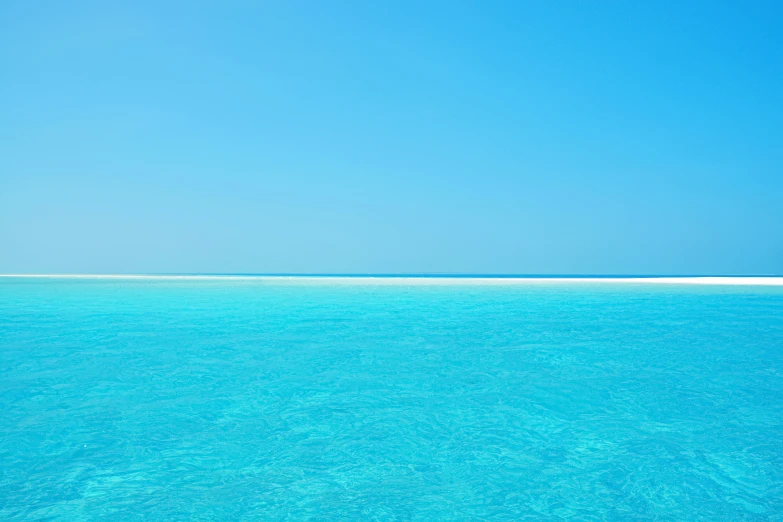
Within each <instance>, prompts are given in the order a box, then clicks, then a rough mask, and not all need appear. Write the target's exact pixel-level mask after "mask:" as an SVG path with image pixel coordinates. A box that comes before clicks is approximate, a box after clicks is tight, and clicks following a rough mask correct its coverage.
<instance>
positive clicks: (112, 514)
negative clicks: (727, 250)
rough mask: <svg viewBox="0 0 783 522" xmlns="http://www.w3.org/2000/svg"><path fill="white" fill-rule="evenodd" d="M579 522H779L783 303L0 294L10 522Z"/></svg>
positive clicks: (5, 513)
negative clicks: (561, 521) (572, 520)
mask: <svg viewBox="0 0 783 522" xmlns="http://www.w3.org/2000/svg"><path fill="white" fill-rule="evenodd" d="M568 517H576V518H579V519H583V520H593V519H607V520H630V519H637V520H642V519H656V520H782V519H783V289H780V288H771V287H770V288H763V287H739V288H731V287H698V286H664V285H623V284H602V285H585V284H578V283H568V284H543V285H504V284H503V285H497V284H496V285H484V286H481V285H474V286H471V285H457V286H451V285H444V284H439V285H431V286H428V285H422V284H418V285H405V284H402V283H399V284H393V285H369V284H358V283H357V284H335V283H327V282H319V281H315V280H309V281H297V280H294V281H288V282H284V281H270V280H263V279H258V280H250V281H247V280H245V281H243V280H220V281H215V280H205V281H172V280H168V281H167V280H163V281H161V280H157V281H152V280H136V281H124V280H58V279H49V280H38V279H2V278H0V519H3V520H17V519H19V520H27V519H29V520H68V521H72V520H187V519H201V520H241V519H247V520H250V519H257V520H279V519H290V520H301V519H314V520H333V519H347V520H482V519H493V520H501V519H506V520H520V519H526V518H527V519H558V518H568Z"/></svg>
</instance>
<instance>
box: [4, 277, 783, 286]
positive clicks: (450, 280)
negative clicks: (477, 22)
mask: <svg viewBox="0 0 783 522" xmlns="http://www.w3.org/2000/svg"><path fill="white" fill-rule="evenodd" d="M0 278H25V279H118V280H179V281H209V280H216V281H220V280H244V281H291V282H295V281H296V282H299V281H302V282H303V281H312V282H328V283H351V284H389V285H398V284H405V285H471V284H472V285H477V284H480V285H525V284H564V283H565V284H567V283H587V284H645V285H647V284H659V285H660V284H664V285H713V286H783V277H781V276H680V277H678V276H638V277H637V276H502V275H501V276H493V275H486V276H482V275H466V276H459V275H413V276H412V275H399V276H398V275H229V274H227V275H194V274H182V275H176V274H172V275H162V274H0Z"/></svg>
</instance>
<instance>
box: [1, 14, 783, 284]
mask: <svg viewBox="0 0 783 522" xmlns="http://www.w3.org/2000/svg"><path fill="white" fill-rule="evenodd" d="M119 4H120V3H118V2H104V1H98V2H79V1H77V2H55V1H52V2H27V1H19V2H14V1H4V2H2V3H0V272H4V273H9V272H10V273H36V272H89V273H124V272H137V273H138V272H140V273H171V272H187V273H193V272H201V273H232V272H233V273H237V272H240V273H249V272H252V273H259V272H264V273H280V272H285V273H292V272H309V273H401V272H405V273H411V272H461V273H517V274H519V273H528V274H541V273H549V274H566V273H578V274H602V273H603V274H783V3H781V2H778V1H774V2H713V1H705V2H662V1H661V2H659V1H655V2H652V1H651V2H628V1H617V2H611V1H606V2H576V1H568V2H565V1H564V2H547V1H539V2H530V3H525V2H516V1H507V2H478V1H477V2H451V1H448V2H446V1H444V2H435V1H425V2H419V1H416V2H403V1H394V2H391V1H389V2H384V1H377V2H375V1H371V2H367V1H355V2H340V1H336V2H321V1H312V2H296V1H285V2H284V1H275V2H204V3H199V2H193V1H188V2H158V1H155V2H124V5H119Z"/></svg>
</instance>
